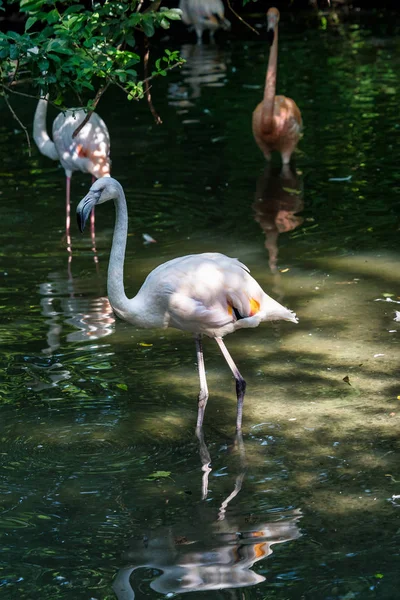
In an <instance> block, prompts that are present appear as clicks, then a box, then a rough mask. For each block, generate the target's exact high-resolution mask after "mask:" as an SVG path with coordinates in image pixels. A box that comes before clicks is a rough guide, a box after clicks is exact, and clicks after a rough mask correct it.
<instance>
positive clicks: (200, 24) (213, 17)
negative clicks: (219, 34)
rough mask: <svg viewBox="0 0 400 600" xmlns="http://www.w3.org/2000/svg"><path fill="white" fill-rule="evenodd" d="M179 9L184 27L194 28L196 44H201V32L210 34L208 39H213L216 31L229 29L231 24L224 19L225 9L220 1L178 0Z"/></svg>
mask: <svg viewBox="0 0 400 600" xmlns="http://www.w3.org/2000/svg"><path fill="white" fill-rule="evenodd" d="M179 8H180V9H181V11H182V21H183V22H184V23H185V25H188V26H192V27H194V30H195V32H196V35H197V43H198V44H201V43H202V38H203V31H205V30H207V29H208V31H209V32H210V39H211V40H213V39H214V33H215V32H216V31H217V29H226V30H228V29H230V28H231V24H230V21H228V19H225V14H224V13H225V9H224V5H223V3H222V1H221V0H180V2H179Z"/></svg>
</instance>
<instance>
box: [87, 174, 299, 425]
mask: <svg viewBox="0 0 400 600" xmlns="http://www.w3.org/2000/svg"><path fill="white" fill-rule="evenodd" d="M109 200H114V204H115V212H116V221H115V227H114V236H113V242H112V248H111V255H110V262H109V265H108V280H107V290H108V298H109V301H110V304H111V306H112V308H113V310H114V312H115V313H116V314H117V315H118V316H119V317H120V318H121V319H123V320H124V321H127V322H128V323H131V324H133V325H134V326H135V327H143V328H163V329H166V328H167V327H174V328H175V329H181V330H184V331H190V332H191V333H193V334H194V336H195V339H196V350H197V364H198V369H199V377H200V394H199V403H198V414H197V429H200V428H201V427H202V424H203V417H204V411H205V408H206V404H207V399H208V388H207V379H206V371H205V367H204V359H203V349H202V343H201V338H202V335H203V334H204V335H207V336H208V337H211V338H213V339H215V341H216V342H217V344H218V346H219V348H220V350H221V352H222V354H223V356H224V358H225V360H226V362H227V363H228V366H229V368H230V369H231V371H232V374H233V376H234V378H235V380H236V396H237V416H236V429H237V431H240V430H241V427H242V412H243V400H244V393H245V389H246V382H245V380H244V379H243V377H242V375H241V374H240V372H239V369H238V368H237V366H236V365H235V363H234V362H233V359H232V357H231V355H230V354H229V352H228V349H227V348H226V346H225V344H224V342H223V340H222V338H223V336H224V335H227V334H228V333H233V332H234V331H236V330H237V329H241V328H243V327H257V326H258V325H259V324H260V323H261V322H262V321H275V320H279V319H282V320H284V321H292V322H293V323H297V318H296V315H295V314H294V313H293V312H292V311H291V310H288V309H287V308H285V307H284V306H282V305H281V304H279V303H278V302H276V301H275V300H273V299H272V298H271V297H270V296H268V295H267V294H266V293H265V292H264V291H263V290H262V288H261V287H260V285H259V284H258V283H257V281H256V280H255V279H253V277H251V275H250V273H249V270H248V268H247V267H246V266H245V265H243V264H242V263H241V262H239V261H238V260H237V259H236V258H229V257H228V256H225V255H224V254H218V253H216V252H207V253H205V254H192V255H189V256H181V257H180V258H175V259H174V260H170V261H168V262H166V263H164V264H162V265H159V266H158V267H157V268H156V269H154V271H152V272H151V273H150V274H149V275H148V276H147V278H146V281H145V282H144V283H143V285H142V287H141V288H140V290H139V292H138V293H137V294H136V296H135V297H134V298H128V297H127V296H126V294H125V289H124V277H123V273H124V261H125V249H126V241H127V235H128V210H127V206H126V199H125V194H124V190H123V188H122V186H121V184H120V183H119V182H118V181H117V180H116V179H113V178H112V177H103V178H102V179H98V180H97V181H95V182H94V184H93V185H92V187H91V188H90V190H89V193H88V194H87V195H86V196H85V197H84V198H83V199H82V200H81V201H80V203H79V204H78V207H77V209H76V212H77V218H78V225H79V228H80V230H81V231H83V229H84V227H85V223H86V221H87V219H88V217H89V215H90V213H91V212H92V210H93V208H94V207H95V206H96V205H97V204H103V202H107V201H109Z"/></svg>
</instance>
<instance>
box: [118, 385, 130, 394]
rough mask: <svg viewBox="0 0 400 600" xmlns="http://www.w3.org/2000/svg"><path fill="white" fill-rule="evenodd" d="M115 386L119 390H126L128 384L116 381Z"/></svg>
mask: <svg viewBox="0 0 400 600" xmlns="http://www.w3.org/2000/svg"><path fill="white" fill-rule="evenodd" d="M117 388H119V389H120V390H125V391H126V392H127V391H128V386H127V385H126V383H117Z"/></svg>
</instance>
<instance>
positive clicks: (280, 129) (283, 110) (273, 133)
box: [253, 8, 302, 165]
mask: <svg viewBox="0 0 400 600" xmlns="http://www.w3.org/2000/svg"><path fill="white" fill-rule="evenodd" d="M267 19H268V32H270V33H272V35H273V42H272V46H271V49H270V52H269V60H268V69H267V76H266V80H265V89H264V98H263V101H262V102H260V104H258V106H257V107H256V109H255V110H254V112H253V135H254V139H255V141H256V142H257V144H258V146H259V148H260V150H261V152H262V153H263V154H264V156H265V158H266V159H267V160H270V158H271V152H272V151H273V150H277V151H278V152H280V153H281V156H282V162H283V164H284V165H286V164H288V163H289V162H290V157H291V155H292V153H293V151H294V149H295V148H296V146H297V142H298V141H299V139H300V134H301V128H302V120H301V113H300V110H299V108H298V106H297V104H296V103H295V101H294V100H292V99H291V98H286V97H285V96H275V89H276V70H277V62H278V22H279V10H278V9H277V8H270V9H269V10H268V12H267Z"/></svg>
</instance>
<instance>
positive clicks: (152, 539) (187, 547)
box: [113, 432, 302, 600]
mask: <svg viewBox="0 0 400 600" xmlns="http://www.w3.org/2000/svg"><path fill="white" fill-rule="evenodd" d="M197 435H198V437H199V441H200V457H201V461H202V470H203V482H202V496H203V499H204V500H205V498H206V497H207V491H208V484H207V481H208V474H209V473H210V471H211V468H210V461H211V458H210V454H209V452H208V449H207V446H206V444H205V442H204V438H203V434H202V433H201V432H198V433H197ZM234 447H236V449H238V450H239V453H240V458H241V461H240V462H241V467H240V473H239V475H238V476H237V477H236V481H235V485H234V488H233V490H232V493H231V494H230V495H229V496H228V497H227V498H225V500H224V501H223V502H222V503H221V505H220V508H219V511H218V515H214V517H213V518H211V519H209V518H208V519H204V518H203V519H201V524H200V527H198V528H197V529H195V528H194V527H192V529H190V526H188V525H187V521H185V522H184V523H181V524H176V525H172V526H171V527H163V528H158V529H157V530H154V531H152V532H151V533H150V534H149V535H148V536H147V535H146V536H144V537H143V538H142V539H141V540H137V539H136V540H134V541H133V543H132V545H131V549H130V550H129V551H127V552H126V553H125V555H124V559H125V560H126V561H127V562H129V566H127V567H124V568H122V569H120V570H119V571H118V574H117V576H116V578H115V580H114V583H113V589H114V592H115V594H116V596H117V598H118V600H134V598H135V590H134V587H136V586H135V577H132V574H133V573H134V571H136V570H138V569H157V570H158V571H162V574H161V575H159V576H157V577H155V578H154V579H153V581H152V582H151V583H150V587H151V588H152V589H153V590H154V591H156V592H159V593H161V594H183V593H187V592H204V591H212V590H221V589H227V588H231V589H232V588H243V587H247V586H251V585H256V584H259V583H261V582H263V581H265V577H264V576H263V575H260V574H259V573H255V572H254V571H253V570H252V567H253V565H254V564H255V563H256V562H258V561H260V560H262V559H265V558H267V557H268V556H270V555H271V554H272V546H273V545H274V544H282V543H284V542H288V541H290V540H295V539H297V538H299V537H300V536H301V532H300V530H299V527H298V521H299V519H300V518H301V516H302V515H301V511H300V509H289V510H283V511H281V512H280V513H279V514H277V513H275V514H274V520H271V521H269V520H268V521H260V522H257V521H258V518H254V517H253V515H246V516H240V515H239V514H232V515H228V510H227V509H228V505H229V503H230V502H232V501H233V500H234V498H235V497H236V496H237V495H238V494H239V492H240V491H241V488H242V485H243V481H244V476H245V469H246V464H245V458H244V445H243V440H242V437H241V434H237V435H236V438H235V444H234ZM201 506H202V507H203V508H204V509H205V510H208V507H209V504H208V503H206V504H204V503H202V505H201ZM194 521H196V520H194ZM197 521H199V519H197ZM137 578H138V579H139V577H137ZM139 585H140V587H141V588H142V587H143V582H142V581H140V579H139V583H138V587H139Z"/></svg>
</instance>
